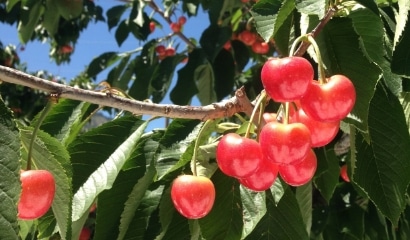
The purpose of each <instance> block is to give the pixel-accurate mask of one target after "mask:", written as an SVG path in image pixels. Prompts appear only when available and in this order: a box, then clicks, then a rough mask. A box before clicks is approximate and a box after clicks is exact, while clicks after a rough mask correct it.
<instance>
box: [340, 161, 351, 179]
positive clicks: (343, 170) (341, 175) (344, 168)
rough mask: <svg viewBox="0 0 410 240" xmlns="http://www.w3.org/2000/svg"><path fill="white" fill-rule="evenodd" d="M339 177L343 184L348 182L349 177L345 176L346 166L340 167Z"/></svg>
mask: <svg viewBox="0 0 410 240" xmlns="http://www.w3.org/2000/svg"><path fill="white" fill-rule="evenodd" d="M340 177H341V178H342V179H343V180H344V181H345V182H350V178H349V175H348V174H347V165H346V164H345V165H343V166H342V167H340Z"/></svg>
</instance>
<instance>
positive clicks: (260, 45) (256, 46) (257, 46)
mask: <svg viewBox="0 0 410 240" xmlns="http://www.w3.org/2000/svg"><path fill="white" fill-rule="evenodd" d="M252 51H253V52H254V53H257V54H266V53H268V52H269V44H268V43H266V42H260V41H256V42H254V43H253V44H252Z"/></svg>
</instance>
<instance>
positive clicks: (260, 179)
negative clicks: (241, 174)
mask: <svg viewBox="0 0 410 240" xmlns="http://www.w3.org/2000/svg"><path fill="white" fill-rule="evenodd" d="M277 175H278V166H276V165H275V164H273V163H272V162H271V161H269V160H267V159H263V160H262V161H261V163H260V165H259V167H258V169H257V170H256V172H254V173H253V174H252V175H250V176H248V177H246V178H240V179H239V182H240V183H241V184H242V185H244V186H245V187H247V188H249V189H251V190H253V191H265V190H267V189H268V188H270V186H272V184H273V183H274V182H275V180H276V177H277Z"/></svg>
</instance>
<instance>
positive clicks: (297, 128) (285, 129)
mask: <svg viewBox="0 0 410 240" xmlns="http://www.w3.org/2000/svg"><path fill="white" fill-rule="evenodd" d="M259 143H260V146H261V149H262V153H263V156H264V157H266V158H267V159H269V160H271V161H272V162H273V163H275V164H278V165H287V164H295V163H297V162H300V161H302V160H303V159H304V158H305V157H306V155H307V154H308V152H309V150H310V132H309V129H308V128H307V127H306V126H305V125H304V124H302V123H289V124H283V123H280V122H275V121H273V122H268V123H267V124H266V125H265V126H263V127H262V130H261V132H260V135H259Z"/></svg>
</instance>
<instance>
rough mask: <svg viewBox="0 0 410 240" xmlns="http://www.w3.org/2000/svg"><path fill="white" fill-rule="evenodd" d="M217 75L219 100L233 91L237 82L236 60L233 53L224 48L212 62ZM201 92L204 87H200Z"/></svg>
mask: <svg viewBox="0 0 410 240" xmlns="http://www.w3.org/2000/svg"><path fill="white" fill-rule="evenodd" d="M212 68H213V72H214V77H215V92H216V97H217V100H218V101H221V100H222V99H223V98H225V97H226V96H228V95H230V94H231V93H232V92H233V87H234V83H235V61H234V58H233V56H232V54H231V53H230V52H229V51H227V50H225V49H222V50H221V51H220V52H219V54H218V55H217V56H216V57H215V60H214V62H213V63H212ZM198 90H199V92H201V91H203V90H204V89H198Z"/></svg>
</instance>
